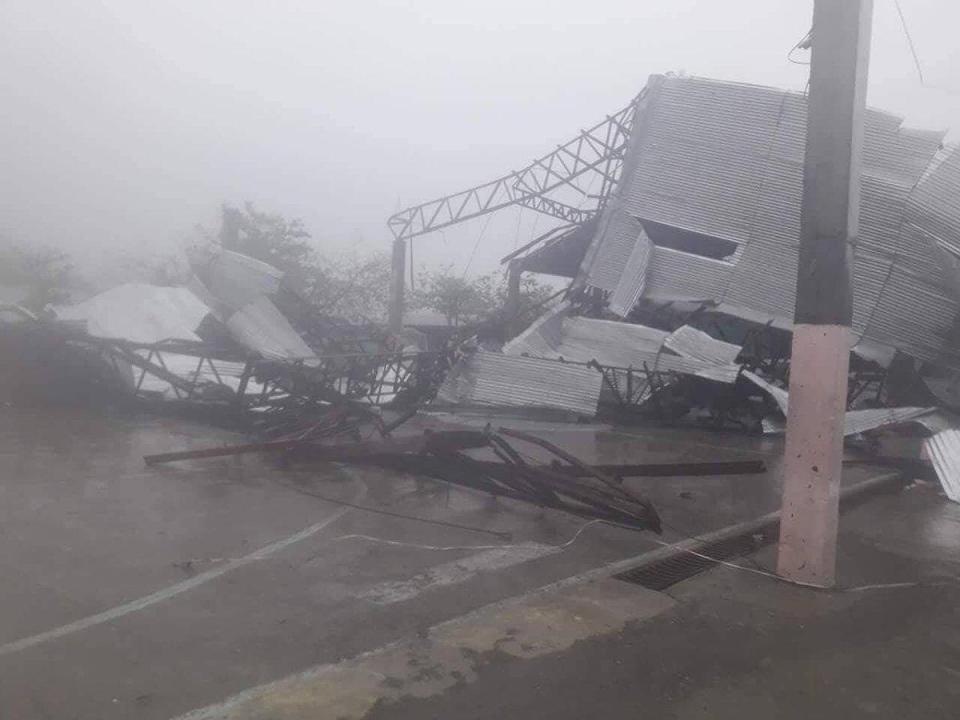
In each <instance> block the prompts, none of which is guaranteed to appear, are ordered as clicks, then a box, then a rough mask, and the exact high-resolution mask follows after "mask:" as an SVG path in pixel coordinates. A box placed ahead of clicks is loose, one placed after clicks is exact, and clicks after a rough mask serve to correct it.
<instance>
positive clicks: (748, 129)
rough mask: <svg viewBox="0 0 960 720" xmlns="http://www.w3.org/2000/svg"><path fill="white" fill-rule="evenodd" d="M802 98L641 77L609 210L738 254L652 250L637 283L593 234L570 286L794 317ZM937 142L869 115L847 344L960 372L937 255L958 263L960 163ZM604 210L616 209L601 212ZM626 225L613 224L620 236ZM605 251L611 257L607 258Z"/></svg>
mask: <svg viewBox="0 0 960 720" xmlns="http://www.w3.org/2000/svg"><path fill="white" fill-rule="evenodd" d="M806 112H807V108H806V97H805V96H803V95H802V94H799V93H791V92H785V91H783V90H779V89H775V88H766V87H759V86H753V85H744V84H738V83H727V82H719V81H714V80H707V79H702V78H686V77H663V76H653V77H651V79H650V81H649V83H648V86H647V93H646V101H645V103H644V105H643V107H642V108H640V109H639V110H638V115H637V120H636V124H635V126H636V130H635V133H636V135H635V137H634V138H633V139H632V140H631V143H630V147H629V151H628V156H627V157H626V158H625V159H624V171H623V173H622V175H621V180H620V183H619V184H618V187H617V189H616V191H615V194H614V197H613V198H612V199H611V202H610V204H609V205H608V208H616V211H617V212H618V213H621V214H623V213H626V214H628V215H630V216H632V217H633V218H636V219H638V220H652V221H655V222H658V223H662V224H665V225H669V226H673V227H676V228H679V229H683V230H687V231H692V232H697V233H701V234H704V235H708V236H712V237H717V238H721V239H724V240H728V241H731V242H734V243H737V245H738V248H737V250H736V252H735V253H734V254H733V255H732V256H731V257H730V258H728V259H726V260H716V259H711V258H706V257H703V256H700V255H696V254H693V253H689V252H684V251H680V250H675V249H670V248H664V247H653V250H652V254H650V256H649V257H648V258H647V259H646V260H645V262H644V263H643V266H644V272H643V273H637V272H636V268H635V267H634V265H637V264H639V263H635V264H633V265H632V264H631V263H630V262H628V260H629V259H630V252H631V251H632V248H633V247H635V243H634V245H633V246H631V250H629V251H628V250H625V247H626V246H627V245H628V243H627V241H626V240H625V235H627V234H629V233H624V234H619V235H618V234H616V233H610V232H606V233H601V232H598V233H597V235H596V236H595V237H594V239H593V242H592V246H591V248H590V250H589V251H588V252H587V254H586V259H585V261H584V264H583V266H582V268H581V273H580V276H579V282H581V283H583V284H585V285H587V286H589V287H595V288H599V289H601V290H605V291H608V292H613V293H615V295H616V308H615V311H616V312H617V313H619V314H621V315H624V314H626V312H628V311H629V308H627V307H626V306H627V304H628V301H629V300H630V299H631V297H634V296H635V297H646V298H650V299H653V300H656V301H668V300H669V301H676V300H693V301H699V300H708V301H712V302H714V303H717V304H719V305H720V306H721V307H724V308H727V309H728V310H731V311H733V312H734V313H738V312H742V313H743V314H744V315H748V314H749V315H766V316H769V317H773V318H776V323H775V324H777V325H787V324H789V322H790V318H792V316H793V310H794V300H795V287H796V276H797V248H798V244H799V234H800V207H801V198H802V188H803V157H804V148H805V135H806ZM942 138H943V134H942V133H934V132H924V131H916V130H912V129H908V128H904V127H902V125H901V120H900V118H897V117H894V116H892V115H889V114H887V113H883V112H879V111H876V110H869V111H868V112H867V113H866V116H865V131H864V156H863V168H862V197H861V210H860V218H859V220H860V228H859V234H858V238H857V245H856V248H855V253H854V263H853V268H852V271H853V282H854V292H853V296H854V317H853V323H852V330H853V334H854V336H855V337H856V338H858V339H859V338H861V337H862V338H865V339H868V340H872V341H874V342H876V343H880V344H882V345H887V346H890V347H894V348H897V349H900V350H902V351H904V352H907V353H908V354H910V355H913V356H914V357H917V358H920V359H923V360H928V361H932V362H936V363H939V364H946V365H950V366H953V367H958V368H960V353H957V352H956V351H954V350H952V349H950V348H944V329H945V328H949V327H950V326H951V325H952V323H953V321H954V319H955V318H956V316H957V314H958V311H960V287H958V286H957V283H956V282H955V280H954V279H953V278H952V276H951V275H950V274H949V273H947V272H945V270H944V263H943V261H942V253H943V252H944V251H945V250H949V251H950V252H953V253H954V254H956V255H957V256H958V257H960V155H958V153H956V152H947V153H944V152H939V148H940V144H941V142H942ZM611 212H612V211H611ZM626 225H629V223H627V221H626V220H624V219H622V218H620V220H619V226H626ZM608 246H609V247H608Z"/></svg>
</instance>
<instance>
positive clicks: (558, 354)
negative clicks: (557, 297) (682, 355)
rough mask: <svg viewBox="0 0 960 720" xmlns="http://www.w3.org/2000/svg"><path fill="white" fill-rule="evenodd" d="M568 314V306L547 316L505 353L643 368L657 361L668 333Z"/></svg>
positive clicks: (519, 337) (512, 344) (529, 329)
mask: <svg viewBox="0 0 960 720" xmlns="http://www.w3.org/2000/svg"><path fill="white" fill-rule="evenodd" d="M568 313H569V306H567V305H563V306H561V307H559V308H558V309H557V310H554V311H552V312H551V313H547V314H546V315H544V316H543V317H541V318H539V319H538V320H537V322H536V323H534V324H533V325H531V326H530V327H529V328H527V330H526V331H524V332H523V333H521V334H520V335H518V336H517V337H516V338H514V339H513V340H511V341H510V342H508V343H507V344H506V345H504V346H503V352H504V353H505V354H506V355H515V356H516V355H530V356H533V357H541V358H551V359H563V360H568V361H570V362H578V363H588V362H590V361H591V360H596V361H597V362H598V363H600V364H601V365H607V366H611V367H630V366H633V367H641V366H642V364H643V362H650V361H651V360H652V359H655V357H656V355H657V353H659V352H660V348H661V347H662V346H663V341H664V340H666V338H667V335H668V334H669V333H667V332H666V331H664V330H657V329H656V328H651V327H647V326H645V325H637V324H633V323H622V322H618V321H615V320H595V319H591V318H584V317H569V315H568Z"/></svg>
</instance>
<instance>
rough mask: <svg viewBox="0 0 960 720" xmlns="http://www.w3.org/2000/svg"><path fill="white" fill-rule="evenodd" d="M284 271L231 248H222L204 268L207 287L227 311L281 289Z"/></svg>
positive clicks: (234, 309) (241, 306)
mask: <svg viewBox="0 0 960 720" xmlns="http://www.w3.org/2000/svg"><path fill="white" fill-rule="evenodd" d="M282 279H283V273H282V272H281V271H280V270H277V268H275V267H273V266H272V265H268V264H267V263H265V262H262V261H260V260H257V259H255V258H252V257H249V256H247V255H241V254H240V253H235V252H232V251H230V250H221V251H220V252H219V253H218V254H217V255H216V256H215V257H214V258H213V259H212V260H211V261H210V263H209V264H208V265H207V266H206V267H205V268H204V280H205V283H204V284H205V285H206V287H207V289H208V290H209V291H210V293H211V294H212V295H213V296H214V297H216V298H217V300H219V301H220V302H221V303H222V304H223V305H224V306H225V307H226V308H227V309H228V310H229V311H232V312H235V311H237V310H240V309H241V308H243V307H245V306H247V305H249V304H250V303H252V302H254V301H255V300H257V299H258V298H259V297H260V296H261V295H273V294H274V293H276V292H277V290H279V289H280V281H281V280H282Z"/></svg>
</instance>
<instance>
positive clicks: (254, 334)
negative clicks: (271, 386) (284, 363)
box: [226, 295, 316, 360]
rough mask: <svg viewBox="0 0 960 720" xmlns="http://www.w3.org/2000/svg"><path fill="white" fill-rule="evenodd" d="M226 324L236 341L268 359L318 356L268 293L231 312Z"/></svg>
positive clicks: (297, 358)
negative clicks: (267, 295)
mask: <svg viewBox="0 0 960 720" xmlns="http://www.w3.org/2000/svg"><path fill="white" fill-rule="evenodd" d="M226 325H227V329H228V330H229V331H230V335H231V336H232V337H233V339H234V340H236V341H237V342H238V343H240V344H241V345H243V346H244V347H246V348H249V349H250V350H253V351H254V352H258V353H260V354H261V355H262V356H263V357H265V358H271V359H274V360H306V359H313V358H315V357H316V355H315V354H314V352H313V350H311V349H310V346H309V345H307V344H306V343H305V342H304V341H303V338H301V337H300V335H298V334H297V331H296V330H294V329H293V327H292V326H291V325H290V322H289V321H288V320H287V319H286V318H285V317H284V316H283V314H282V313H281V312H280V311H279V310H278V309H277V306H276V305H274V304H273V302H272V301H271V300H270V298H268V297H266V296H265V295H262V296H260V297H259V298H257V299H256V300H254V301H253V302H252V303H249V304H247V305H246V306H244V307H243V308H242V309H240V310H238V311H237V312H235V313H234V314H233V315H231V316H230V318H229V319H228V320H227V323H226Z"/></svg>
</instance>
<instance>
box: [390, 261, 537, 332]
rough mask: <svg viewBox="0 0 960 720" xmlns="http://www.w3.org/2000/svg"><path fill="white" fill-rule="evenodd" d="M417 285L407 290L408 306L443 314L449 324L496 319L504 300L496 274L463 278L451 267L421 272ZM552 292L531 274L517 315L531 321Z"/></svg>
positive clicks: (501, 282)
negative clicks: (408, 294)
mask: <svg viewBox="0 0 960 720" xmlns="http://www.w3.org/2000/svg"><path fill="white" fill-rule="evenodd" d="M419 280H420V283H419V286H418V287H417V288H416V289H415V290H414V291H412V292H411V293H410V298H409V301H408V302H409V304H410V307H411V308H414V309H418V308H427V309H430V310H434V311H436V312H438V313H440V314H442V315H443V316H444V318H446V320H447V324H449V325H455V326H457V325H469V324H473V323H477V322H481V321H483V320H490V319H496V318H497V316H498V315H499V314H500V313H502V312H503V311H504V308H505V306H506V303H507V283H506V282H505V280H504V279H503V278H502V277H500V276H498V275H496V274H490V275H480V276H478V277H475V278H466V277H464V276H463V275H460V274H458V273H455V272H454V271H453V268H452V267H451V266H447V267H444V268H441V269H440V270H424V271H423V272H421V273H420V278H419ZM553 293H554V291H553V290H552V288H550V287H549V286H547V285H543V284H541V283H540V282H539V281H538V280H537V279H536V278H534V277H532V276H529V275H528V276H525V277H523V278H522V279H521V283H520V304H519V305H520V306H519V317H520V319H521V320H525V321H527V322H531V321H532V320H533V319H534V318H536V316H537V314H539V313H536V312H534V311H535V310H536V309H538V308H539V307H540V306H542V304H543V303H544V302H545V301H546V300H547V299H549V297H550V296H551V295H553Z"/></svg>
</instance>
